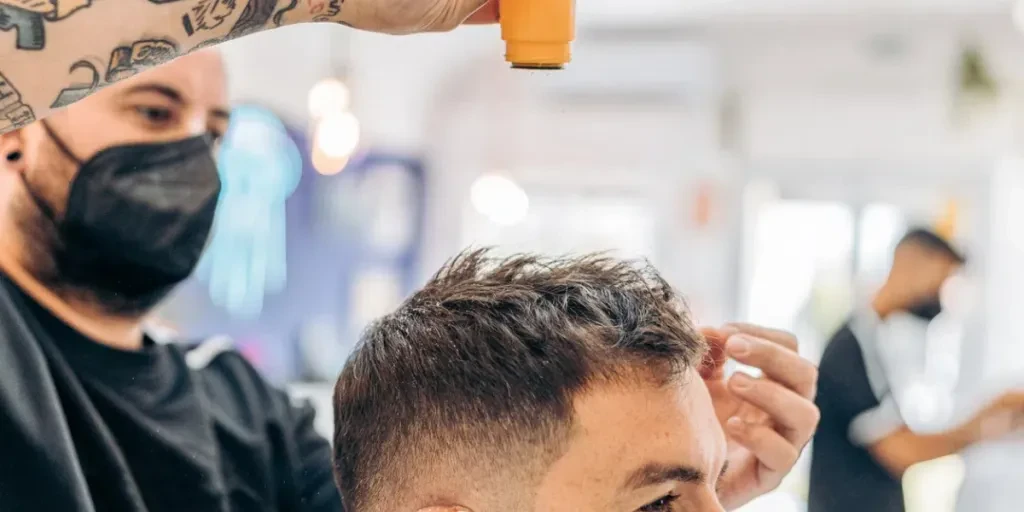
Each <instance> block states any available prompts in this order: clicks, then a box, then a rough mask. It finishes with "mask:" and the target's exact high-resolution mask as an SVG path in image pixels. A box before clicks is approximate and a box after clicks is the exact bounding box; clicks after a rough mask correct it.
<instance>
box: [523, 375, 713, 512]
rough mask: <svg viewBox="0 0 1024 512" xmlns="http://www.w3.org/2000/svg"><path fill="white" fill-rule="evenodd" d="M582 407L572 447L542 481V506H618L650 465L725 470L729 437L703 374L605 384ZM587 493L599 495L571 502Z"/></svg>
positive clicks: (581, 402)
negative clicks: (682, 380)
mask: <svg viewBox="0 0 1024 512" xmlns="http://www.w3.org/2000/svg"><path fill="white" fill-rule="evenodd" d="M575 413H576V418H575V420H576V421H575V426H574V431H573V436H572V438H571V440H570V442H569V445H568V449H567V450H566V452H565V454H564V455H563V456H562V457H561V458H560V459H559V460H558V461H556V462H555V463H554V464H553V465H552V466H551V468H550V470H549V472H548V475H547V476H546V477H545V480H544V483H543V484H542V486H541V489H540V493H539V500H540V501H541V502H542V503H540V505H541V506H540V509H541V510H556V509H559V508H561V509H562V510H567V509H570V508H571V509H574V510H577V509H578V510H617V509H619V508H621V507H622V506H623V505H625V504H624V503H620V502H619V501H618V500H620V499H622V497H623V496H627V495H629V492H628V490H629V489H630V488H635V487H636V486H637V479H638V478H639V477H640V476H641V475H642V473H643V470H644V468H650V467H659V468H684V469H687V470H691V469H692V470H695V471H696V472H698V473H701V474H703V475H706V476H707V477H708V478H711V477H713V475H712V474H717V473H716V472H717V471H720V470H721V469H722V467H721V466H722V463H723V458H724V452H725V439H724V435H723V433H722V430H721V427H720V425H719V424H718V420H717V419H716V417H715V414H714V409H713V408H712V405H711V401H710V397H709V395H708V392H707V388H706V386H705V385H704V383H703V381H701V380H700V379H698V378H693V379H689V381H688V382H686V383H683V384H678V383H672V384H668V385H664V386H654V385H651V384H647V383H645V382H641V381H638V382H637V384H636V385H634V386H622V385H616V384H604V385H600V386H598V387H595V388H593V389H591V390H590V391H588V392H587V393H586V394H584V395H582V396H580V397H578V398H577V399H576V400H575ZM581 498H586V499H588V500H591V501H588V502H586V503H582V502H579V501H572V502H569V501H565V499H573V500H579V499H581ZM544 500H549V501H547V502H546V503H544ZM550 500H560V501H558V502H557V503H556V502H555V501H550ZM566 507H567V508H566Z"/></svg>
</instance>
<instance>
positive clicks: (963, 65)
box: [953, 45, 999, 125]
mask: <svg viewBox="0 0 1024 512" xmlns="http://www.w3.org/2000/svg"><path fill="white" fill-rule="evenodd" d="M998 97H999V85H998V84H997V83H996V80H995V78H994V77H993V76H992V73H991V71H990V70H989V66H988V63H987V62H986V60H985V56H984V55H983V54H982V51H981V49H979V48H978V47H977V46H974V45H967V46H965V47H964V48H963V50H961V52H960V58H959V65H958V73H957V90H956V93H955V100H954V101H955V104H954V109H953V110H954V116H955V121H956V122H957V124H960V125H964V124H967V123H969V122H970V120H971V118H972V117H974V115H975V114H978V113H979V110H982V109H984V107H987V106H989V105H991V104H993V103H994V102H995V100H996V99H998Z"/></svg>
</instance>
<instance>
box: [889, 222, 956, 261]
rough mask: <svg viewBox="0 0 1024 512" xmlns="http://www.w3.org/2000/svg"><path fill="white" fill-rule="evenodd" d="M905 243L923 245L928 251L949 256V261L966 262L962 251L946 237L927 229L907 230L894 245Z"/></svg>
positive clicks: (898, 245)
mask: <svg viewBox="0 0 1024 512" xmlns="http://www.w3.org/2000/svg"><path fill="white" fill-rule="evenodd" d="M907 244H910V245H917V246H919V247H923V248H924V249H926V250H928V251H929V252H932V253H935V254H938V255H941V256H943V257H945V258H949V259H950V260H951V261H955V262H956V263H959V264H961V265H963V264H964V263H966V262H967V257H966V256H965V255H964V254H963V253H962V252H960V251H958V250H957V249H956V248H954V247H953V245H952V244H951V243H949V242H948V241H946V239H944V238H942V237H941V236H939V235H938V234H937V233H935V232H934V231H931V230H929V229H925V228H914V229H911V230H909V231H907V233H906V234H905V235H903V238H901V239H900V241H899V243H898V244H896V246H897V247H900V246H902V245H907Z"/></svg>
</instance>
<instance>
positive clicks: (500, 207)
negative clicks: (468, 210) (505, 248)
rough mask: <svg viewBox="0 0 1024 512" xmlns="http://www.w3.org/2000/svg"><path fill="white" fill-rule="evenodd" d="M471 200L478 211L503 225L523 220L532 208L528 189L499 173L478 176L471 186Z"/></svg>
mask: <svg viewBox="0 0 1024 512" xmlns="http://www.w3.org/2000/svg"><path fill="white" fill-rule="evenodd" d="M469 200H470V202H471V203H472V204H473V208H475V209H476V211H478V212H480V214H482V215H484V216H485V217H487V218H488V219H490V220H491V222H494V223H495V224H500V225H502V226H511V225H514V224H518V223H520V222H522V221H523V219H525V218H526V214H527V213H528V212H529V209H530V198H529V196H527V195H526V191H524V190H523V189H522V188H521V187H520V186H519V185H517V184H516V182H514V181H512V180H510V179H508V178H505V177H503V176H497V175H485V176H481V177H479V178H477V179H476V181H475V182H473V185H472V186H471V187H470V190H469Z"/></svg>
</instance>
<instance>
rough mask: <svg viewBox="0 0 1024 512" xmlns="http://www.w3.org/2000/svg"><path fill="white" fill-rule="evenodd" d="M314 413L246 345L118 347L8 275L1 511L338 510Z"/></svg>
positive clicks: (1, 339)
mask: <svg viewBox="0 0 1024 512" xmlns="http://www.w3.org/2000/svg"><path fill="white" fill-rule="evenodd" d="M313 415H314V412H313V410H312V409H311V408H309V407H298V406H293V405H292V403H291V402H290V400H289V398H288V397H287V396H286V395H285V394H284V393H283V392H281V391H278V390H276V389H273V388H272V387H270V386H269V385H268V384H267V383H266V382H265V381H264V380H263V379H261V378H260V376H259V375H258V374H257V373H256V371H255V370H254V369H253V368H252V367H251V366H250V365H249V364H248V363H246V361H245V360H244V359H243V358H242V357H241V356H239V355H238V354H236V353H233V352H230V351H224V350H220V351H217V350H210V349H209V346H208V345H205V346H204V345H200V346H199V347H197V348H194V349H192V350H188V349H186V348H184V347H181V346H175V345H163V344H157V343H154V342H152V340H147V343H146V346H145V348H144V349H143V350H142V351H139V352H125V351H120V350H115V349H112V348H110V347H107V346H105V345H100V344H98V343H95V342H93V341H91V340H89V339H87V338H85V337H83V336H82V335H81V334H79V333H78V332H76V331H75V330H73V329H71V328H70V327H69V326H67V325H66V324H64V323H63V322H61V321H60V320H58V319H57V318H55V317H54V316H53V315H51V314H50V313H49V312H47V311H46V310H44V309H43V308H42V307H41V306H39V305H38V304H37V303H35V302H34V301H32V300H31V299H30V298H29V297H28V296H26V295H25V294H24V293H23V292H22V291H21V290H20V289H19V288H17V287H16V286H15V285H14V284H13V283H12V282H11V281H10V280H8V278H6V277H5V276H3V275H0V512H21V511H25V512H37V511H38V512H92V511H96V512H143V511H145V512H207V511H210V512H214V511H216V512H242V511H244V512H264V511H267V512H269V511H316V512H321V511H324V512H326V511H331V512H336V511H340V510H341V508H342V507H341V500H340V498H339V496H338V493H337V491H336V490H335V487H334V484H333V481H332V476H331V461H330V448H329V446H328V444H327V442H326V441H325V440H324V439H323V438H321V437H320V436H318V435H317V434H316V432H315V431H314V430H313Z"/></svg>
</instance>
